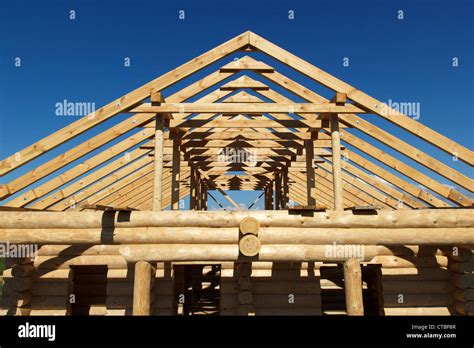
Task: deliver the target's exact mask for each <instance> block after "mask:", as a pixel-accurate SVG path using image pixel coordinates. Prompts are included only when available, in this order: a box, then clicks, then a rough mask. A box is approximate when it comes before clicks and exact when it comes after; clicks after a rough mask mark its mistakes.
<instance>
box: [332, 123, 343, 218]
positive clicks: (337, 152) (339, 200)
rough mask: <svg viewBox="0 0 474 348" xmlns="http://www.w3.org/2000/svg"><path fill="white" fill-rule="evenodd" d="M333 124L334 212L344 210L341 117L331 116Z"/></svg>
mask: <svg viewBox="0 0 474 348" xmlns="http://www.w3.org/2000/svg"><path fill="white" fill-rule="evenodd" d="M330 124H331V147H332V176H333V180H332V182H333V188H334V210H344V200H343V192H342V169H341V136H340V133H339V116H338V115H337V114H331V115H330Z"/></svg>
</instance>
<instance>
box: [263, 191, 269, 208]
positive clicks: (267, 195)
mask: <svg viewBox="0 0 474 348" xmlns="http://www.w3.org/2000/svg"><path fill="white" fill-rule="evenodd" d="M268 187H269V186H265V195H264V198H265V204H264V206H265V210H269V209H268V203H269V201H270V197H269V194H270V190H269V189H268Z"/></svg>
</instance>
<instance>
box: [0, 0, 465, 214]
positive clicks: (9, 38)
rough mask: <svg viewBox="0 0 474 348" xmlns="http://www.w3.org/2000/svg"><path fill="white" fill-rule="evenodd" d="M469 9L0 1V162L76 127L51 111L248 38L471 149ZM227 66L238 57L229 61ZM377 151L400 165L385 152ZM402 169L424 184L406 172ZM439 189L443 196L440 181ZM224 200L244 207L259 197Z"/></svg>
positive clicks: (461, 2) (425, 1) (426, 4)
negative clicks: (394, 104) (396, 106)
mask: <svg viewBox="0 0 474 348" xmlns="http://www.w3.org/2000/svg"><path fill="white" fill-rule="evenodd" d="M473 3H474V2H473V1H472V0H453V1H445V0H418V1H397V0H392V1H386V0H379V1H375V0H374V1H342V0H341V1H336V2H335V1H329V0H327V1H315V0H313V1H289V0H286V1H277V0H273V1H258V0H253V1H247V0H240V1H237V2H236V1H143V0H138V1H131V0H130V1H123V0H115V1H86V0H83V1H59V0H57V1H53V0H49V1H41V2H40V1H21V0H15V1H11V0H3V1H2V2H1V4H0V105H1V111H0V115H1V116H0V158H5V157H7V156H9V155H11V154H13V153H15V152H16V151H18V150H20V149H23V148H24V147H26V146H28V145H30V144H32V143H33V142H35V141H37V140H39V139H41V138H42V137H44V136H46V135H48V134H50V133H52V132H54V131H55V130H58V129H60V128H61V127H63V126H65V125H66V124H68V123H70V122H73V121H74V120H75V119H76V118H74V117H58V116H55V104H56V103H57V102H60V101H63V100H64V99H66V100H69V101H89V102H95V104H96V106H97V107H100V106H103V105H105V104H107V103H108V102H110V101H111V100H113V99H115V98H117V97H119V96H122V95H124V94H125V93H127V92H129V91H131V90H133V89H135V88H136V87H139V86H140V85H142V84H144V83H146V82H148V81H149V80H151V79H153V78H155V77H157V76H159V75H161V74H163V73H165V72H167V71H169V70H170V69H173V68H175V67H177V66H179V65H181V64H182V63H185V62H186V61H188V60H189V59H192V58H194V57H196V56H198V55H200V54H201V53H203V52H205V51H207V50H209V49H211V48H212V47H214V46H216V45H218V44H220V43H222V42H224V41H227V40H228V39H230V38H232V37H234V36H236V35H238V34H240V33H242V32H243V31H246V30H251V31H254V32H255V33H257V34H259V35H261V36H263V37H265V38H267V39H269V40H270V41H272V42H274V43H276V44H277V45H279V46H281V47H283V48H285V49H287V50H289V51H290V52H292V53H294V54H296V55H298V56H300V57H302V58H303V59H306V60H308V61H309V62H311V63H313V64H314V65H316V66H318V67H320V68H322V69H324V70H326V71H327V72H329V73H331V74H333V75H335V76H336V77H338V78H340V79H342V80H345V81H347V82H348V83H350V84H352V85H354V86H355V87H357V88H358V89H361V90H362V91H364V92H366V93H368V94H370V95H372V96H373V97H375V98H377V99H379V100H382V101H384V102H387V101H388V100H389V99H392V100H394V101H402V102H417V103H420V105H421V118H420V122H422V123H423V124H425V125H427V126H429V127H432V128H433V129H435V130H437V131H439V132H441V133H443V134H444V135H446V136H448V137H450V138H452V139H455V140H456V141H457V142H459V143H461V144H462V145H464V146H467V147H468V148H471V149H472V148H473V144H474V141H473V138H474V137H473V116H474V106H473V97H474V84H473V78H474V66H473V64H474V49H473V47H474V45H473V30H472V27H473V23H474V21H473V17H474V14H473V12H474V11H473ZM70 10H74V11H75V12H76V19H75V20H70V19H69V11H70ZM180 10H184V11H185V12H184V13H185V19H184V20H180V19H179V17H178V16H179V11H180ZM290 10H293V11H294V16H295V18H294V19H293V20H290V19H288V11H290ZM399 10H402V11H403V12H404V19H403V20H399V19H398V18H397V16H398V12H397V11H399ZM234 56H239V54H235V55H233V56H231V57H228V58H226V61H230V60H231V59H232V58H233V57H234ZM17 57H19V58H21V67H15V58H17ZM125 57H129V58H130V59H131V66H130V67H124V64H123V63H124V58H125ZM344 57H347V58H349V63H350V65H349V67H344V66H343V59H344ZM453 57H457V58H458V59H459V66H458V67H453V66H452V59H453ZM266 61H267V62H269V63H270V64H272V65H274V66H275V67H276V68H278V69H280V70H282V72H284V73H288V75H289V76H290V77H292V78H294V79H296V80H298V81H299V82H301V83H303V84H305V85H307V86H308V87H310V88H311V87H313V86H314V84H313V83H311V82H309V81H308V80H307V79H306V78H302V77H299V76H298V75H296V74H294V73H291V72H289V70H288V69H287V68H286V67H282V66H281V65H280V64H278V63H275V62H274V61H272V60H266ZM218 65H219V63H218ZM216 67H217V65H216V66H214V67H213V68H210V70H209V69H207V70H205V71H203V72H202V73H201V74H198V75H196V77H193V78H192V79H191V80H192V81H195V80H196V79H198V78H199V77H202V76H203V75H204V74H205V73H209V72H211V71H214V70H216ZM189 81H190V80H187V81H184V82H183V83H180V84H178V85H177V86H176V87H174V88H171V89H170V92H172V91H173V90H176V89H178V88H179V87H183V86H184V85H185V84H186V83H188V82H189ZM318 91H319V90H318ZM321 92H322V91H321ZM326 93H327V92H326ZM322 94H324V92H322ZM366 117H367V119H369V120H370V121H373V122H374V123H375V124H377V125H379V126H381V127H384V128H385V129H387V130H388V131H390V132H392V133H393V134H394V135H397V136H400V137H401V138H403V139H404V140H406V141H409V142H411V143H412V144H413V145H415V146H419V147H420V148H421V149H422V150H424V151H425V152H427V153H429V154H430V155H433V156H435V157H436V158H438V159H439V160H441V161H443V162H445V163H447V164H448V165H452V166H453V167H454V168H456V169H457V170H459V171H461V172H463V173H465V174H467V175H469V176H471V177H472V168H469V167H468V166H467V165H464V164H463V163H461V162H459V161H458V162H452V160H451V157H450V156H448V155H445V154H444V153H443V152H441V151H439V150H437V149H435V148H433V147H432V146H430V145H428V144H426V143H424V142H422V141H419V140H417V139H415V138H414V137H413V136H411V135H409V134H406V133H405V132H401V131H399V130H398V129H397V128H395V127H393V126H392V125H390V124H388V123H387V122H385V121H382V120H380V119H379V118H377V117H376V116H366ZM109 126H110V123H105V124H104V125H102V126H101V127H99V128H98V130H96V131H92V132H89V133H86V134H84V135H83V136H81V137H79V138H77V139H75V140H74V141H72V142H70V143H69V144H77V143H79V142H81V141H83V140H84V139H86V138H87V137H89V136H91V135H93V134H96V133H97V132H98V131H99V130H104V129H105V128H107V127H109ZM94 132H95V133H94ZM356 134H357V135H359V134H358V133H356ZM361 137H363V138H364V139H367V138H366V137H364V136H362V135H361ZM70 146H71V145H66V146H62V147H60V148H58V149H56V150H55V151H53V152H51V154H48V155H47V156H43V157H42V158H43V159H39V160H38V161H33V162H31V163H30V164H28V165H25V166H23V167H22V168H21V169H19V170H16V171H14V172H13V173H12V174H9V175H7V176H5V177H4V178H1V179H0V182H2V183H4V182H8V181H10V180H11V179H13V178H15V177H16V176H18V175H20V174H22V173H25V172H26V171H28V170H31V169H32V168H34V167H35V166H37V165H38V164H39V163H42V161H44V159H50V158H52V157H53V156H55V155H57V154H59V153H61V152H63V151H64V150H65V149H66V148H68V147H70ZM381 148H383V149H384V150H387V152H389V153H391V154H395V152H394V151H392V150H390V149H387V148H386V147H384V146H381ZM399 158H403V157H400V156H399ZM406 162H407V163H408V164H410V165H413V166H414V167H416V168H418V169H420V170H422V171H423V172H425V173H429V171H427V170H425V169H424V168H423V167H421V166H419V165H417V164H413V162H411V161H409V160H407V161H406ZM434 178H436V179H439V180H440V181H441V182H444V183H448V184H450V183H449V182H448V181H447V180H445V179H443V178H440V177H438V176H436V175H435V176H434ZM231 195H232V196H233V197H235V198H236V199H238V200H241V201H242V202H244V201H245V202H247V203H250V202H251V201H253V199H254V197H255V195H256V193H254V194H253V195H248V194H235V193H231ZM247 205H248V204H247ZM260 207H261V205H260Z"/></svg>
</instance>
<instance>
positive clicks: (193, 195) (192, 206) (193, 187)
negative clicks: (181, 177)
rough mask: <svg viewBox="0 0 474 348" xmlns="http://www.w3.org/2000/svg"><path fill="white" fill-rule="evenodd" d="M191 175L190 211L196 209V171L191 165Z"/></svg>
mask: <svg viewBox="0 0 474 348" xmlns="http://www.w3.org/2000/svg"><path fill="white" fill-rule="evenodd" d="M190 167H191V175H190V176H189V210H194V209H195V207H196V170H195V169H194V167H193V166H192V165H191V166H190Z"/></svg>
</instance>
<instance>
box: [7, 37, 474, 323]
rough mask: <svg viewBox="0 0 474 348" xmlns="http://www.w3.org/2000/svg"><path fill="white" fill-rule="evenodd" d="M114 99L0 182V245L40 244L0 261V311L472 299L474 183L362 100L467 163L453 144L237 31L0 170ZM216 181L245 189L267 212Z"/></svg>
mask: <svg viewBox="0 0 474 348" xmlns="http://www.w3.org/2000/svg"><path fill="white" fill-rule="evenodd" d="M255 54H258V55H259V56H258V57H263V55H267V56H269V57H271V58H273V59H274V60H276V61H279V62H280V63H283V64H284V65H286V66H287V67H289V68H291V69H293V70H295V71H296V72H297V73H300V74H302V75H304V76H305V77H306V78H308V79H309V80H312V83H313V84H317V85H318V88H317V89H316V88H312V89H310V88H306V87H305V86H303V85H301V84H300V83H298V82H296V81H295V80H294V79H291V78H290V77H288V76H285V75H284V74H282V73H280V72H278V71H277V70H276V69H275V68H274V67H273V66H272V65H269V64H270V63H265V62H264V61H261V60H259V59H257V58H254V57H253V56H254V55H255ZM231 55H232V57H231V58H232V59H229V58H230V57H229V56H231ZM234 56H237V58H236V59H233V58H234ZM218 61H219V62H218ZM214 64H218V68H217V70H215V71H213V72H211V73H209V74H207V75H206V76H205V77H202V78H199V79H198V80H196V81H194V82H189V83H188V84H186V86H185V87H183V88H181V89H179V90H178V91H176V92H172V93H170V92H168V89H169V88H170V87H171V86H173V85H175V84H177V83H178V82H180V81H183V82H184V81H187V79H188V78H190V77H191V76H192V75H193V74H195V73H196V72H198V71H200V70H202V69H204V68H207V67H209V66H211V65H214ZM278 89H282V90H285V91H286V92H285V93H280V92H278ZM322 89H325V91H326V93H329V94H330V95H331V96H330V97H324V96H323V95H321V94H323V93H321V94H319V92H316V90H318V91H319V90H322ZM289 95H291V96H293V97H292V98H290V97H289ZM119 114H121V115H122V117H121V118H120V119H119V118H116V119H117V120H118V121H116V122H115V123H114V124H113V125H111V126H110V127H109V128H107V129H106V130H104V131H102V132H99V133H97V134H95V135H93V136H91V137H90V138H88V140H87V141H85V142H83V143H80V144H78V145H74V146H72V147H70V148H68V149H67V150H66V151H65V152H64V153H62V154H60V155H58V156H57V157H53V158H50V159H47V160H44V161H43V162H42V163H41V164H39V165H38V166H37V167H36V168H35V169H34V170H31V171H28V172H26V173H23V174H19V175H17V176H16V177H15V178H14V179H12V180H11V181H9V182H8V183H5V184H2V185H0V199H2V200H3V202H2V206H1V207H0V243H3V244H5V243H8V244H9V246H10V247H12V246H17V247H18V248H19V247H20V246H26V245H33V246H38V248H37V250H36V252H35V255H34V258H31V257H24V258H18V257H16V258H13V257H10V258H7V259H6V269H5V271H4V273H3V278H4V285H3V291H2V298H1V306H0V307H1V308H0V310H1V314H3V315H132V314H133V315H331V314H343V315H345V314H347V315H468V314H473V313H474V273H473V272H474V258H473V256H472V252H471V251H472V248H473V245H474V228H473V226H474V215H473V210H471V208H472V198H471V194H470V193H472V191H473V181H472V179H471V178H470V177H468V176H466V175H464V174H463V173H461V172H459V171H457V170H455V169H453V168H451V167H450V166H448V165H447V164H445V163H443V162H442V161H440V160H437V159H435V158H433V157H432V156H430V155H428V154H427V153H425V152H423V151H421V150H419V149H417V148H416V147H414V146H413V145H410V144H409V143H408V142H405V141H404V140H402V139H401V138H400V137H397V136H394V135H392V134H391V133H389V132H388V131H386V130H384V129H382V128H380V127H378V126H376V125H375V124H373V123H371V122H369V118H368V117H366V114H372V115H375V116H371V117H379V118H381V119H383V120H385V121H388V122H390V123H391V124H392V125H393V126H397V127H398V128H399V129H400V132H406V133H410V134H412V135H415V136H416V137H418V139H420V141H424V142H426V143H428V145H429V146H434V147H436V148H438V149H440V150H442V151H444V152H445V153H447V154H448V155H449V156H456V159H458V160H459V161H462V162H464V163H466V164H467V165H469V166H472V165H473V162H474V156H473V153H472V151H471V150H469V149H468V148H466V147H463V146H462V145H460V144H458V143H456V142H454V141H453V140H450V139H448V138H447V137H445V136H443V135H442V134H440V133H438V132H437V131H435V130H432V129H430V128H428V127H426V126H424V125H423V124H422V123H420V122H418V121H417V120H415V119H413V118H411V117H408V116H406V115H404V114H402V113H400V112H399V111H396V110H394V109H392V108H390V107H388V106H387V105H386V104H384V103H383V102H381V101H379V100H377V99H375V98H373V97H371V96H369V95H367V94H365V93H364V92H362V91H360V90H358V89H356V88H355V87H353V86H351V85H349V84H347V83H345V82H343V81H341V80H339V79H338V78H336V77H334V76H332V75H330V74H328V73H326V72H324V71H323V70H321V69H319V68H317V67H316V66H314V65H312V64H310V63H309V62H306V61H304V60H303V59H301V58H298V57H297V56H295V55H293V54H292V53H290V52H288V51H286V50H284V49H282V48H280V47H278V46H276V45H275V44H273V43H271V42H269V41H267V40H266V39H264V38H262V37H260V36H258V35H257V34H255V33H252V32H245V33H243V34H241V35H239V36H237V37H235V38H233V39H231V40H229V41H227V42H225V43H224V44H222V45H220V46H218V47H216V48H214V49H212V50H210V51H208V52H206V53H204V54H202V55H201V56H199V57H197V58H195V59H192V60H190V61H189V62H187V63H185V64H183V65H181V66H180V67H178V68H176V69H174V70H173V71H170V72H168V73H166V74H164V75H162V76H160V77H158V78H156V79H154V80H153V81H151V82H149V83H147V84H145V85H143V86H141V87H139V88H137V89H135V90H133V91H131V92H130V93H128V94H126V95H124V96H122V97H120V98H118V99H116V100H114V101H112V102H111V103H110V104H108V105H105V106H104V107H102V108H100V109H98V110H96V111H95V112H94V113H93V114H90V115H87V116H85V117H83V118H81V119H79V120H77V121H74V122H72V123H71V124H69V125H67V126H66V127H64V128H63V129H60V130H58V131H56V132H55V133H53V134H51V135H49V136H47V137H45V138H44V139H42V140H39V141H38V142H36V143H35V144H33V145H31V146H29V147H27V148H25V149H23V150H21V151H19V152H17V153H16V154H14V155H12V156H10V157H8V158H6V159H4V160H3V161H1V163H0V175H1V176H5V175H7V174H9V173H11V172H14V171H15V170H18V169H19V168H20V167H22V166H23V165H25V164H27V163H29V162H30V161H34V160H41V159H42V158H44V157H42V156H44V155H45V154H47V153H49V152H50V151H53V150H54V149H55V148H57V147H60V146H62V145H63V144H67V143H68V142H69V141H71V140H72V139H73V138H75V137H77V136H79V135H81V134H82V133H86V132H87V131H90V130H92V129H94V127H96V126H98V125H100V124H102V123H104V122H106V121H111V120H112V119H113V118H114V117H116V116H117V115H119ZM361 133H363V135H364V136H361V135H360V134H361ZM367 139H370V141H368V140H367ZM380 144H381V145H383V146H386V147H388V148H391V149H392V150H394V151H395V152H396V153H397V157H396V156H394V155H391V154H389V153H388V152H387V151H384V150H383V147H380V146H379V145H380ZM407 159H409V160H412V161H414V162H416V163H417V164H418V165H420V166H422V167H425V168H426V170H423V172H422V171H420V170H419V169H417V168H416V167H415V166H413V165H410V163H409V162H408V161H407ZM426 173H432V174H433V176H430V175H428V174H426ZM441 177H442V178H443V180H446V181H449V183H450V184H449V185H448V184H445V183H442V182H440V179H439V178H441ZM232 190H251V191H259V192H261V193H260V199H261V200H263V203H264V210H251V209H245V208H244V207H242V206H241V205H239V204H237V202H235V201H234V200H233V199H232V198H231V197H230V196H229V194H228V191H232ZM214 192H219V193H220V194H221V195H217V194H215V193H214ZM218 196H222V197H221V198H219V197H218ZM209 199H212V200H213V201H214V202H215V203H216V204H217V205H218V206H219V207H221V208H222V209H221V210H214V211H209V210H208V200H209ZM222 199H225V201H222ZM184 200H186V205H189V209H186V210H185V209H184V208H183V204H182V203H183V202H184ZM254 203H255V202H254ZM254 205H255V204H252V206H254Z"/></svg>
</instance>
